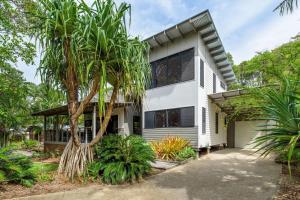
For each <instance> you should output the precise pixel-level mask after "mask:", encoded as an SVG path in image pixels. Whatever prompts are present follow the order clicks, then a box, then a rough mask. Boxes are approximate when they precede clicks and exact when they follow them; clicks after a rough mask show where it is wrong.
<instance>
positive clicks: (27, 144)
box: [23, 140, 40, 150]
mask: <svg viewBox="0 0 300 200" xmlns="http://www.w3.org/2000/svg"><path fill="white" fill-rule="evenodd" d="M39 146H40V142H39V141H36V140H24V142H23V147H24V148H25V149H29V150H32V149H35V148H38V147H39Z"/></svg>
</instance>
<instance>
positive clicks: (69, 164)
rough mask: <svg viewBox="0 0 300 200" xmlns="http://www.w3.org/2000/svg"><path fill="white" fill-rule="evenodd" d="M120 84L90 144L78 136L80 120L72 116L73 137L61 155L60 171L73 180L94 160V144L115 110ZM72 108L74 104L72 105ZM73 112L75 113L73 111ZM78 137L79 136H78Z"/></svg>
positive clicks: (115, 89)
mask: <svg viewBox="0 0 300 200" xmlns="http://www.w3.org/2000/svg"><path fill="white" fill-rule="evenodd" d="M118 90H119V86H118V85H116V86H115V87H114V90H113V93H112V96H111V99H110V102H109V104H108V106H107V110H106V112H105V116H104V120H103V122H102V123H101V128H100V130H99V132H98V133H97V135H96V137H95V138H94V139H93V140H92V142H91V143H89V144H81V143H80V141H79V137H78V130H77V122H78V120H77V119H75V118H72V117H71V120H70V123H71V124H70V129H71V138H70V140H69V142H68V144H67V146H66V147H65V149H64V152H63V154H62V156H61V159H60V163H59V168H58V172H59V173H62V174H64V175H65V176H66V177H68V178H70V179H72V180H73V178H74V177H75V176H77V177H79V176H81V175H82V174H83V173H84V172H85V171H84V170H85V168H86V165H87V164H89V163H91V162H92V161H93V146H94V145H95V144H97V143H98V142H99V140H100V139H101V138H102V136H103V134H104V132H105V130H106V128H107V125H108V123H109V120H110V118H111V114H112V111H113V107H114V103H115V101H116V99H117V95H118ZM70 108H72V106H70ZM71 110H72V109H71ZM72 113H74V112H73V111H72ZM76 137H77V138H76Z"/></svg>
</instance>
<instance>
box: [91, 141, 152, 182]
mask: <svg viewBox="0 0 300 200" xmlns="http://www.w3.org/2000/svg"><path fill="white" fill-rule="evenodd" d="M154 158H155V155H154V152H153V151H152V149H151V147H150V146H149V145H148V144H147V143H146V141H145V140H144V139H143V138H141V137H139V136H128V137H123V136H120V135H112V136H106V137H104V138H103V140H102V141H101V143H100V145H99V146H98V147H97V148H96V161H95V162H96V163H98V164H96V163H95V164H92V165H90V174H93V175H94V176H97V175H98V174H99V175H101V176H102V181H103V182H105V183H110V184H120V183H124V182H128V181H129V182H134V181H139V180H140V179H141V178H142V176H143V175H145V174H147V173H149V172H150V171H151V165H150V162H151V161H154ZM98 169H99V170H98ZM97 170H98V174H97Z"/></svg>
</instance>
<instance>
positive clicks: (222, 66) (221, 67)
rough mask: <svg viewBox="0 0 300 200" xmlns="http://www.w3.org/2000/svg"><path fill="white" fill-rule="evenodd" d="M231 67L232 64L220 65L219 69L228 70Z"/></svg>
mask: <svg viewBox="0 0 300 200" xmlns="http://www.w3.org/2000/svg"><path fill="white" fill-rule="evenodd" d="M229 66H230V64H226V65H220V66H218V69H224V68H227V67H229Z"/></svg>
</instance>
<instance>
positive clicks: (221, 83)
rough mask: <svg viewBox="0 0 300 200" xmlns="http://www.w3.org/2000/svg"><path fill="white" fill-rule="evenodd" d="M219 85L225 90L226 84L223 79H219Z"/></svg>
mask: <svg viewBox="0 0 300 200" xmlns="http://www.w3.org/2000/svg"><path fill="white" fill-rule="evenodd" d="M220 86H221V88H222V89H224V90H226V85H225V83H224V82H223V81H220Z"/></svg>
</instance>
